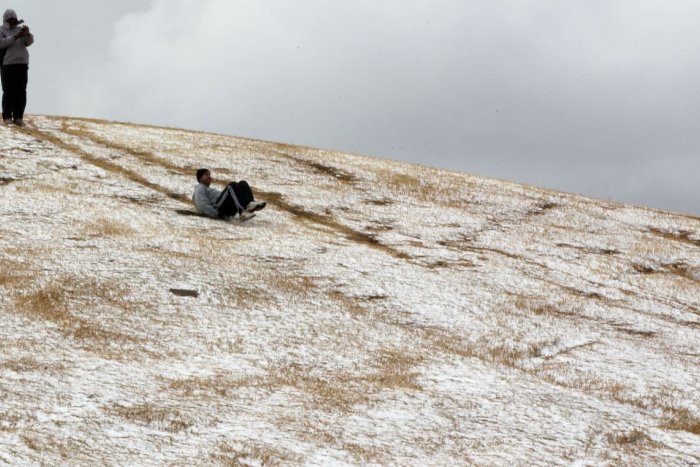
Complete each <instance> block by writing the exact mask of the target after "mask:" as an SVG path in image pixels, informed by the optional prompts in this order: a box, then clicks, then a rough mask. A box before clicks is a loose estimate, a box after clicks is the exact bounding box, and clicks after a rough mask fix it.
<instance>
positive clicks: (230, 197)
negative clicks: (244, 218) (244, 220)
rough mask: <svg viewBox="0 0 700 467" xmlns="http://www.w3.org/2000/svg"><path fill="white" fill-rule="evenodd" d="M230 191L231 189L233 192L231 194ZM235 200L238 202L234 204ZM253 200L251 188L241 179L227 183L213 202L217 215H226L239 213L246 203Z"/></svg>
mask: <svg viewBox="0 0 700 467" xmlns="http://www.w3.org/2000/svg"><path fill="white" fill-rule="evenodd" d="M231 191H233V194H231ZM234 196H235V199H234ZM236 200H238V204H236ZM253 200H254V199H253V190H251V189H250V185H248V182H246V181H245V180H241V181H240V182H238V183H236V182H231V183H229V184H228V186H227V187H226V189H225V190H224V191H222V192H221V195H219V199H217V200H216V203H215V204H216V206H217V209H218V210H219V217H227V216H235V215H236V214H240V213H241V212H242V211H243V210H244V209H245V207H246V206H248V203H250V202H251V201H253Z"/></svg>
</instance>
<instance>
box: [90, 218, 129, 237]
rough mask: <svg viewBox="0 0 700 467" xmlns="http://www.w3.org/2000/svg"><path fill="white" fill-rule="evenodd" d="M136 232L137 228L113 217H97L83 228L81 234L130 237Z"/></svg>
mask: <svg viewBox="0 0 700 467" xmlns="http://www.w3.org/2000/svg"><path fill="white" fill-rule="evenodd" d="M134 234H136V230H135V229H134V228H132V227H130V226H128V225H126V224H123V223H120V222H117V221H113V220H111V219H106V218H100V219H96V220H95V221H94V222H92V223H91V224H89V225H87V226H85V227H84V228H83V229H82V232H81V235H83V236H86V237H100V238H101V237H129V236H132V235H134Z"/></svg>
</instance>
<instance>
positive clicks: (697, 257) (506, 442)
mask: <svg viewBox="0 0 700 467" xmlns="http://www.w3.org/2000/svg"><path fill="white" fill-rule="evenodd" d="M27 121H28V122H29V126H28V127H27V128H25V129H17V128H15V127H7V126H4V127H0V154H1V156H0V192H1V193H2V197H0V219H1V220H2V222H1V223H0V345H1V346H2V349H3V351H2V353H1V354H0V463H8V464H20V465H31V464H84V465H93V464H96V463H99V464H103V463H108V464H173V463H175V464H212V463H213V464H217V463H233V464H240V465H251V466H258V465H276V464H306V465H331V464H332V465H356V464H392V465H444V464H478V465H493V464H512V463H515V464H528V465H529V464H532V465H552V464H555V465H598V464H626V465H654V464H656V465H658V464H664V465H697V464H699V463H700V396H699V394H700V369H699V368H700V366H699V365H698V363H700V351H699V350H698V347H697V346H698V342H700V298H699V297H700V254H699V253H700V220H698V219H697V218H692V217H689V216H683V215H680V214H673V213H668V212H661V211H657V210H651V209H645V208H642V207H634V206H627V205H621V204H616V203H611V202H605V201H600V200H593V199H588V198H583V197H580V196H575V195H570V194H565V193H557V192H552V191H547V190H543V189H539V188H536V187H531V186H525V185H518V184H513V183H508V182H504V181H498V180H492V179H486V178H480V177H475V176H471V175H468V174H463V173H454V172H448V171H442V170H437V169H432V168H427V167H421V166H417V165H409V164H402V163H398V162H391V161H385V160H380V159H373V158H367V157H360V156H351V155H347V154H340V153H335V152H331V151H321V150H316V149H312V148H303V147H295V146H288V145H283V144H276V143H267V142H262V141H255V140H249V139H243V138H234V137H228V136H220V135H213V134H206V133H196V132H189V131H184V130H175V129H164V128H155V127H146V126H135V125H127V124H120V123H112V122H101V121H94V120H86V119H70V118H60V117H39V116H35V117H33V118H32V117H30V118H28V119H27ZM202 166H206V167H209V168H210V169H212V171H213V175H214V177H215V178H218V179H219V180H221V182H224V181H228V180H231V179H242V178H245V179H247V180H248V181H249V182H250V183H251V184H252V185H253V187H254V190H255V191H256V193H257V195H258V198H259V199H263V200H266V201H268V203H269V207H268V208H267V209H265V210H263V211H261V212H260V213H259V215H258V216H257V217H256V218H255V219H253V220H251V221H249V222H247V223H245V224H241V223H239V222H238V220H232V221H228V222H224V221H216V220H210V219H206V218H202V217H198V216H195V215H192V214H191V212H192V206H191V205H190V204H191V203H190V201H189V199H190V196H191V190H192V188H193V185H194V171H195V170H196V168H198V167H202ZM175 292H177V293H175Z"/></svg>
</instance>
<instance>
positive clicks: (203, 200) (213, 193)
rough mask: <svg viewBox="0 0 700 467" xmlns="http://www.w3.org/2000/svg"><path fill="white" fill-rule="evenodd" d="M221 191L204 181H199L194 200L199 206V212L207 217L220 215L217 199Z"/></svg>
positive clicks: (197, 206) (195, 204)
mask: <svg viewBox="0 0 700 467" xmlns="http://www.w3.org/2000/svg"><path fill="white" fill-rule="evenodd" d="M220 194H221V192H220V191H219V190H217V189H215V188H209V187H208V186H206V185H205V184H204V183H199V184H198V185H197V186H195V187H194V193H192V201H194V206H195V207H196V208H197V212H199V213H200V214H203V215H205V216H207V217H214V218H217V217H219V210H218V209H217V208H216V199H217V198H218V197H219V195H220Z"/></svg>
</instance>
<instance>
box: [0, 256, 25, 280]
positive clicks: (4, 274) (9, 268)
mask: <svg viewBox="0 0 700 467" xmlns="http://www.w3.org/2000/svg"><path fill="white" fill-rule="evenodd" d="M28 275H29V274H28V271H27V265H26V264H25V263H21V262H19V261H14V260H11V259H8V258H2V259H0V287H12V286H15V285H17V284H20V283H23V282H25V281H26V280H27V277H28Z"/></svg>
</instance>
